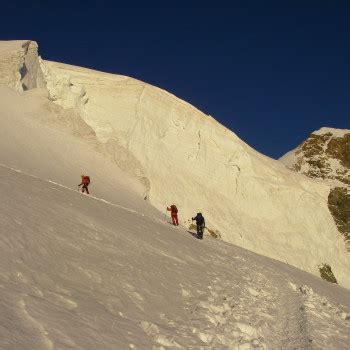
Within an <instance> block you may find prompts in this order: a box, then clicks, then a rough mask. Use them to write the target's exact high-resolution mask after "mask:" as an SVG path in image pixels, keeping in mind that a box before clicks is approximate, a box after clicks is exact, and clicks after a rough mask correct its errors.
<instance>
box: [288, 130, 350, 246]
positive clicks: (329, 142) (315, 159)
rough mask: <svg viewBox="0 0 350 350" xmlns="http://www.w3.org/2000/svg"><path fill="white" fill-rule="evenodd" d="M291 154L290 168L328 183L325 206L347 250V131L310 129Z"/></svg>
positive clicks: (349, 180)
mask: <svg viewBox="0 0 350 350" xmlns="http://www.w3.org/2000/svg"><path fill="white" fill-rule="evenodd" d="M321 131H322V129H321ZM333 131H334V132H333ZM339 135H341V136H339ZM294 156H295V159H294V161H293V163H292V164H289V167H290V168H291V169H292V170H294V171H296V172H301V173H303V174H305V175H307V176H309V177H311V178H317V179H323V180H325V181H326V182H327V183H328V184H330V185H331V186H332V188H331V190H330V193H329V196H328V208H329V211H330V212H331V214H332V216H333V218H334V221H335V223H336V225H337V227H338V230H339V232H340V233H341V234H342V235H344V237H345V240H346V244H347V245H348V249H349V251H350V133H347V132H346V131H342V130H334V129H325V132H324V133H322V132H320V131H318V132H316V133H312V134H311V135H310V136H309V137H308V138H307V140H305V141H304V142H303V143H302V144H301V145H300V146H299V147H298V148H297V150H296V151H295V153H294ZM282 161H283V160H282Z"/></svg>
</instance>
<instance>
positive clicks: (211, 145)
mask: <svg viewBox="0 0 350 350" xmlns="http://www.w3.org/2000/svg"><path fill="white" fill-rule="evenodd" d="M1 45H5V47H9V45H10V46H11V45H12V44H9V43H7V42H5V43H4V42H1V43H0V46H1ZM13 45H15V46H16V45H17V50H18V52H17V54H16V50H15V51H13V50H12V51H11V50H10V51H8V50H7V49H6V50H0V56H1V62H2V63H1V71H0V77H1V78H0V84H2V85H5V86H8V87H10V88H12V89H14V90H16V91H17V93H11V92H9V91H8V90H6V89H4V90H2V92H1V94H0V95H3V97H2V103H1V105H0V107H1V109H2V111H1V118H2V122H3V121H4V122H3V124H4V126H3V128H2V130H1V131H0V132H1V134H2V135H1V136H2V137H1V140H0V142H1V149H0V162H2V163H3V164H6V165H10V166H12V167H15V168H17V169H20V170H23V171H26V172H29V173H31V174H35V175H37V176H39V177H42V178H46V179H51V180H53V181H55V182H58V183H61V184H63V185H65V186H68V187H71V188H72V187H74V186H76V185H75V184H77V182H75V181H77V179H78V178H79V175H80V174H82V173H85V172H88V173H89V175H92V179H93V183H92V186H93V187H92V188H93V191H94V193H95V194H96V196H98V197H101V198H105V199H106V200H109V201H112V202H114V203H117V204H120V205H123V206H126V207H130V208H133V209H135V210H139V211H141V212H144V213H146V214H147V213H152V215H154V216H157V217H161V216H162V214H161V213H160V212H158V211H157V210H155V209H154V208H152V207H151V206H150V205H148V203H147V202H149V203H151V204H152V205H153V206H154V207H155V208H158V209H159V210H160V211H163V210H164V209H165V207H166V205H169V204H170V203H171V202H175V203H176V204H177V205H178V207H179V209H180V213H179V214H180V221H182V223H183V224H186V225H188V224H189V218H190V217H191V216H193V214H195V213H196V212H197V211H202V212H203V213H204V215H205V217H206V222H207V226H208V227H209V228H210V229H212V230H217V231H218V232H219V233H220V234H221V236H222V238H223V239H224V240H226V241H228V242H232V243H236V244H239V245H240V246H242V247H245V248H248V249H250V250H253V251H255V252H258V253H261V254H264V255H266V256H270V257H273V258H276V259H279V260H281V261H285V262H288V263H289V264H292V265H294V266H297V267H300V268H302V269H304V270H306V271H310V272H312V273H314V274H315V275H318V274H319V272H318V265H319V264H322V263H328V264H329V265H331V267H332V270H333V272H334V274H335V275H336V278H337V280H338V281H339V283H340V284H341V285H343V286H347V287H350V275H349V273H348V266H349V260H350V258H349V255H348V254H347V252H346V249H345V246H344V242H343V239H342V236H341V235H340V234H339V232H338V230H337V227H336V225H335V223H334V221H333V218H332V216H331V214H330V213H329V210H328V207H327V197H328V193H329V187H328V186H326V185H323V184H321V183H319V182H315V181H312V180H309V179H307V178H305V177H304V176H301V175H299V174H295V173H292V172H290V171H289V170H288V169H286V168H285V167H284V166H283V165H281V164H280V163H279V162H277V161H274V160H271V159H269V158H267V157H265V156H263V155H261V154H259V153H258V152H256V151H254V150H253V149H251V148H250V147H249V146H248V145H246V144H245V143H244V142H242V141H241V140H240V139H239V138H238V137H237V136H236V135H235V134H234V133H232V132H231V131H229V130H227V129H226V128H224V127H223V126H222V125H220V124H219V123H217V122H216V121H215V120H214V119H213V118H212V117H210V116H206V115H204V114H203V113H202V112H200V111H198V110H197V109H195V108H194V107H192V106H191V105H189V104H187V103H186V102H184V101H182V100H179V99H177V98H176V97H175V96H173V95H171V94H169V93H167V92H165V91H163V90H161V89H158V88H155V87H153V86H150V85H148V84H145V83H143V82H140V81H137V80H135V79H131V78H128V77H123V76H118V75H112V74H106V73H101V72H96V71H92V70H89V69H84V68H79V67H73V66H69V65H64V64H60V63H54V62H48V61H42V60H41V59H40V58H39V57H38V56H37V53H36V49H35V48H36V44H34V43H32V42H22V43H21V44H20V45H18V42H16V43H14V44H13ZM28 47H32V48H34V49H33V50H27V49H26V48H28ZM3 52H5V54H3ZM28 53H30V57H29V58H28V59H27V55H28ZM26 62H30V64H29V63H28V64H26ZM24 64H25V66H26V67H27V68H26V69H27V73H26V74H23V69H22V68H23V65H24ZM16 67H17V68H16ZM38 67H39V68H40V70H39V68H38ZM16 69H17V71H16ZM18 70H19V71H18ZM21 71H22V74H20V72H21ZM39 71H40V72H42V73H40V72H39ZM35 72H37V76H36V75H35ZM42 76H43V82H42V80H41V77H42ZM28 86H30V87H31V88H30V89H29V90H26V87H28ZM38 88H41V89H38ZM23 90H26V91H25V92H23ZM47 96H48V97H47ZM10 101H12V102H10ZM3 111H4V112H3ZM21 118H24V121H25V122H24V123H22V122H21ZM14 130H16V132H14ZM13 140H15V142H13ZM106 159H108V161H107V160H106ZM120 184H122V185H120ZM123 184H125V186H124V185H123ZM129 193H131V194H130V195H131V197H129ZM130 198H133V199H132V200H131V199H130ZM140 198H142V200H140ZM143 198H146V199H147V200H146V201H144V200H143ZM134 199H135V200H134ZM136 199H137V200H136Z"/></svg>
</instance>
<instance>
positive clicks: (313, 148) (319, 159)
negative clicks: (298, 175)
mask: <svg viewBox="0 0 350 350" xmlns="http://www.w3.org/2000/svg"><path fill="white" fill-rule="evenodd" d="M295 156H296V158H297V159H296V162H295V164H294V165H293V166H292V170H295V171H298V172H302V173H304V174H305V175H307V176H309V177H312V178H321V179H332V180H339V181H341V182H343V183H344V184H345V185H350V170H349V169H350V133H349V134H345V135H344V136H343V137H335V136H333V134H332V133H330V132H327V133H325V134H323V135H317V134H311V135H310V136H309V138H308V139H307V140H306V141H304V142H303V143H302V144H301V145H300V146H299V147H298V149H297V151H296V152H295ZM332 160H337V161H338V162H339V165H340V166H338V167H336V168H334V166H332Z"/></svg>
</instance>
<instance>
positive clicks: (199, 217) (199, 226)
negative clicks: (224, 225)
mask: <svg viewBox="0 0 350 350" xmlns="http://www.w3.org/2000/svg"><path fill="white" fill-rule="evenodd" d="M193 220H196V224H197V238H198V239H203V232H204V229H205V220H204V217H203V215H202V213H197V215H196V216H195V217H194V218H192V221H193Z"/></svg>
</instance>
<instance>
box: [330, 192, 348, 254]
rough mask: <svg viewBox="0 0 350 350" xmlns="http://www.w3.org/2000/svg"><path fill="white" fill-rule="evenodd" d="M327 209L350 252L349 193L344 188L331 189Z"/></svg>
mask: <svg viewBox="0 0 350 350" xmlns="http://www.w3.org/2000/svg"><path fill="white" fill-rule="evenodd" d="M328 207H329V210H330V212H331V213H332V215H333V218H334V221H335V223H336V224H337V227H338V229H339V231H340V232H341V233H342V234H343V235H344V237H345V239H346V242H347V244H348V247H349V250H350V191H349V190H348V189H347V188H345V187H334V188H332V189H331V191H330V193H329V196H328Z"/></svg>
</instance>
